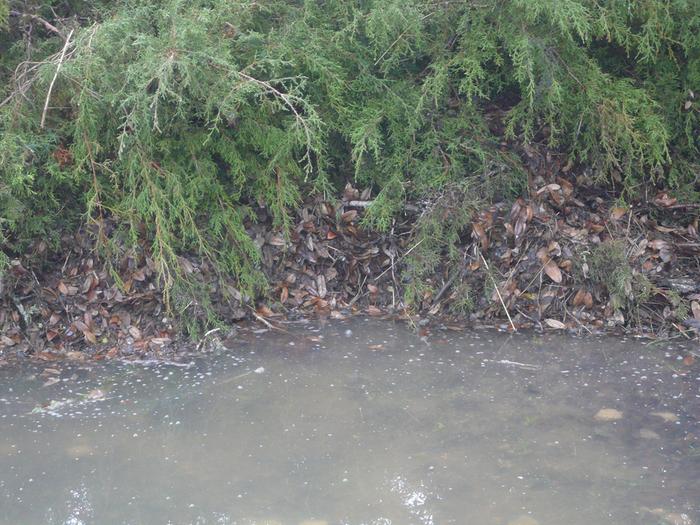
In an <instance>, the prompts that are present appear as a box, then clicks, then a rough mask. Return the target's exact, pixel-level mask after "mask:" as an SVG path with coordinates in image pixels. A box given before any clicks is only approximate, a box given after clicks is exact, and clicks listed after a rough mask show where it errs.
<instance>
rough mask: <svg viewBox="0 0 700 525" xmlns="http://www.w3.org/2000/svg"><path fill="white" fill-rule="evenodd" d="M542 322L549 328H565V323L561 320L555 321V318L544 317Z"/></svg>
mask: <svg viewBox="0 0 700 525" xmlns="http://www.w3.org/2000/svg"><path fill="white" fill-rule="evenodd" d="M544 324H546V325H547V326H549V327H550V328H554V329H555V330H566V325H565V324H564V323H562V322H561V321H557V320H556V319H545V320H544Z"/></svg>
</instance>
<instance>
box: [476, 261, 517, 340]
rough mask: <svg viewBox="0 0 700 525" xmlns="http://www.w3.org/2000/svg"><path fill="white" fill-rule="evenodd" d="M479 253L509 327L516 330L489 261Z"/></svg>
mask: <svg viewBox="0 0 700 525" xmlns="http://www.w3.org/2000/svg"><path fill="white" fill-rule="evenodd" d="M479 255H480V256H481V260H482V261H484V266H485V267H486V271H487V272H489V277H491V281H492V282H493V286H494V288H495V289H496V294H497V295H498V299H499V300H500V301H501V306H503V311H504V312H505V313H506V317H508V322H510V327H511V328H512V329H513V331H514V332H517V331H518V329H517V328H515V324H513V319H511V317H510V312H509V311H508V307H507V306H506V303H505V301H504V300H503V296H502V295H501V291H500V290H499V289H498V283H496V279H494V278H493V275H491V269H490V268H489V263H487V262H486V259H485V258H484V254H483V253H481V252H479Z"/></svg>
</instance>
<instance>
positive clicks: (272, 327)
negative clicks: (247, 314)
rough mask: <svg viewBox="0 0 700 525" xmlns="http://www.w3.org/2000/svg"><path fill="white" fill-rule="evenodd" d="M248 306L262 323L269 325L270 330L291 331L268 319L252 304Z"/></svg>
mask: <svg viewBox="0 0 700 525" xmlns="http://www.w3.org/2000/svg"><path fill="white" fill-rule="evenodd" d="M248 308H250V311H251V313H252V314H253V317H255V318H256V319H257V320H258V321H260V322H261V323H262V324H264V325H265V326H267V327H268V328H269V329H270V330H279V331H280V332H284V333H289V332H287V330H285V329H284V328H280V327H279V326H275V325H273V324H272V323H271V322H270V321H268V320H267V319H265V318H264V317H263V316H262V315H260V314H259V313H258V312H256V311H255V309H254V308H253V307H252V306H248Z"/></svg>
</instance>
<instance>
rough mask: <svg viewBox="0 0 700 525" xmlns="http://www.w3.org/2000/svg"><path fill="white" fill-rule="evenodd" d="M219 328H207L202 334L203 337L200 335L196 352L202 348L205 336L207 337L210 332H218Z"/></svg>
mask: <svg viewBox="0 0 700 525" xmlns="http://www.w3.org/2000/svg"><path fill="white" fill-rule="evenodd" d="M219 330H221V328H212V329H211V330H209V331H208V332H207V333H206V334H204V337H202V340H201V341H200V342H199V344H198V345H197V352H199V351H200V350H201V349H202V346H203V345H204V343H205V342H206V340H207V338H208V337H209V336H210V335H211V334H215V333H216V332H218V331H219Z"/></svg>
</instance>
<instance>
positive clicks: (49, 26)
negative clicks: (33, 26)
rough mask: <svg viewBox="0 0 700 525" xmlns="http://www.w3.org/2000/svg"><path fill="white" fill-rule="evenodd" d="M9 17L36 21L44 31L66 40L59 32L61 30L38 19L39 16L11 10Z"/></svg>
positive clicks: (46, 21)
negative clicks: (20, 17)
mask: <svg viewBox="0 0 700 525" xmlns="http://www.w3.org/2000/svg"><path fill="white" fill-rule="evenodd" d="M10 16H26V17H28V18H31V19H32V20H36V21H37V22H39V23H41V25H43V26H44V27H45V28H46V29H48V30H49V31H51V32H52V33H56V34H57V35H58V36H60V37H61V38H62V39H63V40H66V37H65V36H64V35H63V32H61V30H60V29H59V28H57V27H56V26H55V25H53V24H52V23H51V22H49V21H48V20H46V19H45V18H42V17H40V16H39V15H34V14H31V13H22V12H21V11H15V10H12V11H10Z"/></svg>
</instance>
